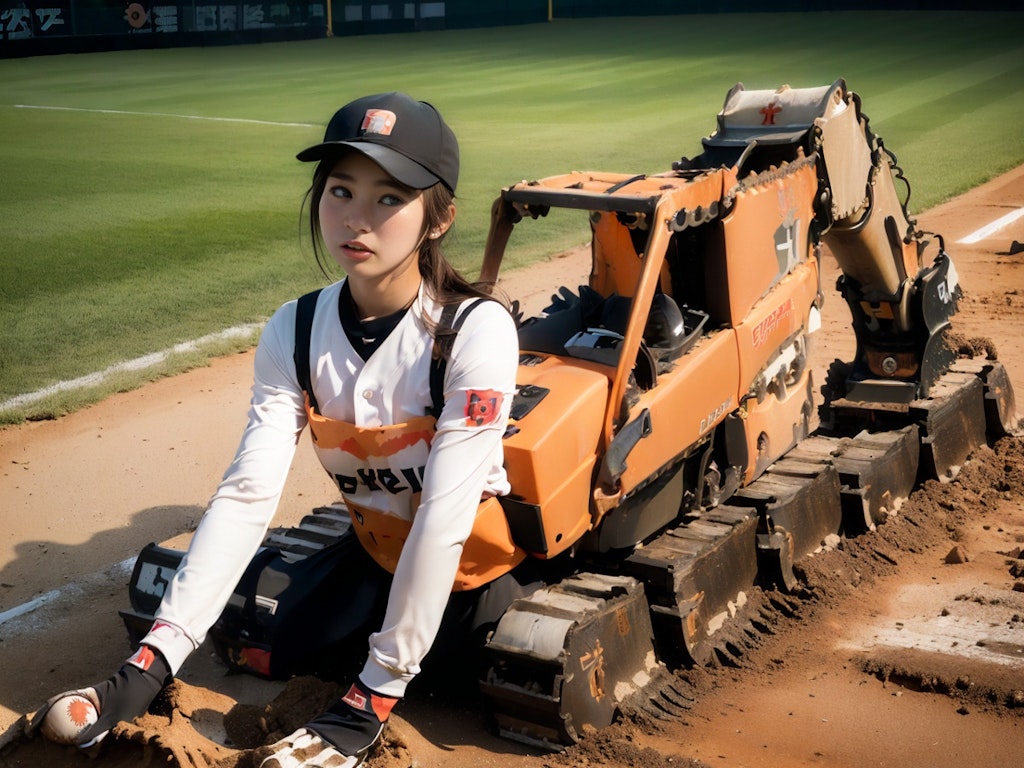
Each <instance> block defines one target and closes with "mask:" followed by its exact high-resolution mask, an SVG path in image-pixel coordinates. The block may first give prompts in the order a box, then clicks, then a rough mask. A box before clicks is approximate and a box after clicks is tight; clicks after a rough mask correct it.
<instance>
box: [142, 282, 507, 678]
mask: <svg viewBox="0 0 1024 768" xmlns="http://www.w3.org/2000/svg"><path fill="white" fill-rule="evenodd" d="M343 282H344V281H342V282H338V283H335V284H333V285H331V286H328V287H327V288H325V289H324V290H323V291H321V293H320V296H319V298H318V301H317V306H316V313H315V315H314V318H313V325H312V333H311V339H310V350H309V354H310V377H311V382H312V389H313V392H314V394H315V396H316V400H317V402H318V403H319V411H320V414H321V415H323V416H325V417H327V418H328V419H333V420H338V421H342V422H347V423H349V424H352V425H355V426H356V427H383V426H389V425H397V424H403V423H407V422H409V421H410V420H415V419H416V418H418V417H422V416H423V415H424V414H426V413H428V412H429V410H430V407H431V394H430V386H429V369H430V358H431V351H432V347H433V337H432V336H431V334H430V331H429V329H428V328H427V326H426V324H425V323H424V321H423V314H424V312H426V313H427V315H428V316H429V317H430V318H432V320H433V321H434V322H435V323H436V322H437V321H438V319H439V318H440V313H441V308H440V306H439V305H438V304H436V303H435V302H434V301H432V300H431V298H430V297H429V296H427V295H426V294H425V292H424V289H423V288H422V287H421V289H420V293H419V295H418V297H417V298H416V300H415V301H414V302H413V304H412V306H411V307H410V308H409V311H408V312H407V313H406V314H405V315H404V316H403V317H402V319H401V320H400V321H399V322H398V325H397V326H396V327H395V328H394V330H393V331H391V333H390V334H389V335H388V337H387V339H385V341H384V342H383V343H382V344H381V346H380V347H379V348H377V350H376V351H375V352H374V353H373V354H372V355H370V357H369V359H367V360H365V361H364V360H363V359H362V358H361V357H360V356H359V355H358V354H357V353H356V351H355V350H354V349H353V348H352V344H351V343H350V342H349V339H348V337H347V336H346V334H345V331H344V329H343V328H342V325H341V321H340V318H339V311H338V300H339V293H340V290H341V286H342V283H343ZM295 307H296V302H294V301H292V302H288V303H287V304H285V305H284V306H282V307H281V308H280V309H279V310H278V311H277V312H276V313H275V314H274V316H273V317H272V318H271V319H270V321H269V322H268V323H267V326H266V328H265V329H264V331H263V334H262V336H261V338H260V342H259V346H258V347H257V350H256V356H255V366H254V367H255V377H254V384H253V396H252V400H251V405H250V409H249V423H248V425H247V426H246V428H245V431H244V433H243V435H242V440H241V444H240V445H239V447H238V451H237V453H236V455H235V459H234V461H233V462H232V464H231V466H230V467H228V469H227V472H226V473H225V475H224V478H223V480H222V482H221V484H220V485H219V486H218V488H217V491H216V493H215V494H214V496H213V498H212V500H211V502H210V505H209V508H208V510H207V512H206V514H205V515H204V516H203V519H202V521H201V522H200V525H199V527H198V529H197V530H196V532H195V535H194V536H193V539H192V542H191V544H190V546H189V550H188V553H187V554H186V556H185V559H184V561H183V562H182V565H181V567H180V568H179V570H178V573H177V574H176V576H175V577H174V579H173V581H172V582H171V585H170V587H169V588H168V590H167V593H166V595H165V596H164V600H163V603H162V604H161V606H160V609H159V611H158V612H157V615H156V622H155V623H154V626H153V629H152V630H151V631H150V633H149V634H148V635H147V636H146V637H145V638H144V639H143V642H144V643H147V644H149V645H152V646H153V647H155V648H157V649H159V650H160V651H161V652H162V653H163V654H164V656H165V657H166V658H167V661H168V663H169V664H170V666H171V669H172V670H173V671H177V669H178V668H179V667H180V666H181V664H182V663H183V662H184V660H185V658H186V657H187V656H188V654H189V653H190V652H191V651H192V650H194V649H195V648H196V647H198V645H199V644H200V643H201V642H202V641H203V639H204V638H205V636H206V633H207V631H208V630H209V628H210V627H211V626H213V624H214V622H215V621H216V620H217V618H218V617H219V616H220V613H221V611H222V610H223V609H224V606H225V604H226V603H227V600H228V598H229V597H230V595H231V593H232V590H233V589H234V587H235V585H236V584H237V583H238V580H239V578H240V577H241V575H242V573H243V572H244V571H245V568H246V566H247V565H248V563H249V561H250V560H251V558H252V556H253V555H254V554H255V552H256V550H257V549H258V548H259V546H260V544H261V543H262V541H263V539H264V536H265V535H266V531H267V528H268V527H269V525H270V521H271V519H272V517H273V514H274V511H275V509H276V507H277V504H278V501H279V499H280V496H281V492H282V489H283V487H284V482H285V478H286V477H287V475H288V470H289V467H290V465H291V461H292V458H293V455H294V451H295V446H296V444H297V441H298V439H299V436H300V434H301V433H302V431H303V429H304V428H305V427H306V425H307V421H308V419H307V413H306V411H305V408H304V395H303V392H302V390H301V387H300V385H299V382H298V379H297V376H296V371H295V363H294V360H293V357H292V355H293V351H294V347H295ZM517 364H518V340H517V337H516V329H515V324H514V322H513V321H512V318H511V317H510V316H509V314H508V312H506V311H505V310H504V308H502V307H501V306H500V305H498V304H497V303H495V302H484V303H483V304H482V305H480V306H479V307H477V308H476V309H475V310H474V311H473V312H471V313H470V314H469V315H468V316H467V318H466V320H465V324H464V325H463V326H462V329H461V330H460V332H459V334H458V336H457V338H456V340H455V345H454V347H453V349H452V354H451V359H450V360H449V362H448V365H447V369H446V373H445V382H444V397H445V405H444V409H443V411H442V413H441V415H440V417H439V418H438V420H437V424H436V432H435V433H434V434H433V435H432V437H430V438H429V441H428V442H429V450H428V442H426V441H421V442H420V443H418V444H416V445H410V446H407V447H404V448H400V449H399V450H395V451H390V452H385V453H387V455H383V456H373V455H368V454H367V452H366V451H362V450H356V449H353V450H348V451H347V450H342V449H339V448H332V449H327V450H324V449H322V448H318V449H317V452H318V456H319V457H320V459H321V463H323V464H324V466H325V468H326V469H327V470H328V472H329V473H330V474H331V476H332V477H334V478H335V480H336V482H338V484H339V488H340V489H341V490H342V492H343V493H344V494H345V495H346V496H348V497H350V498H353V499H357V500H358V501H359V502H360V503H365V504H368V505H370V506H373V507H375V508H377V509H383V510H386V511H388V512H389V513H390V514H393V515H395V516H396V517H400V518H403V519H406V520H413V521H414V522H413V525H412V528H411V531H410V533H409V537H408V539H407V540H406V543H405V545H404V547H403V549H402V554H401V558H400V560H399V562H398V566H397V568H396V570H395V575H394V581H393V584H392V588H391V593H390V596H389V599H388V607H387V612H386V616H385V619H384V624H383V626H382V627H381V629H380V631H379V632H377V633H375V634H373V635H372V636H371V637H370V654H369V658H368V659H367V662H366V665H365V667H364V669H363V672H362V674H361V675H360V677H361V678H362V680H363V682H364V683H365V684H366V685H367V686H369V687H370V688H371V689H373V690H375V691H378V692H380V693H382V694H385V695H390V696H402V695H404V692H405V688H406V685H407V684H408V683H409V681H410V680H411V679H412V678H413V677H414V676H415V675H416V674H417V673H418V672H419V669H420V666H419V665H420V663H421V662H422V660H423V658H424V656H425V655H426V653H427V651H429V649H430V646H431V645H432V644H433V641H434V638H435V636H436V634H437V630H438V628H439V626H440V622H441V617H442V615H443V613H444V609H445V606H446V604H447V602H448V597H449V594H450V592H451V589H452V584H453V580H454V578H455V575H456V572H457V569H458V564H459V558H460V555H461V552H462V546H463V544H464V542H465V541H466V538H467V536H468V535H469V532H470V530H471V529H472V527H473V522H474V519H475V516H476V511H477V507H478V505H479V502H480V499H481V497H484V496H493V495H502V494H506V493H508V491H509V486H508V481H507V479H506V477H505V471H504V469H503V467H502V446H501V439H502V435H503V433H504V429H505V425H506V422H507V419H508V413H509V409H510V408H511V404H512V398H513V395H514V391H515V375H516V368H517ZM482 392H483V393H488V394H489V395H490V396H491V401H490V402H492V403H495V404H497V406H498V407H497V409H496V411H495V412H494V413H492V414H488V415H487V418H483V419H481V418H471V416H473V415H476V414H471V413H470V410H469V406H468V405H467V404H468V403H470V402H473V401H474V397H476V393H482ZM371 453H372V452H371ZM414 513H415V514H414Z"/></svg>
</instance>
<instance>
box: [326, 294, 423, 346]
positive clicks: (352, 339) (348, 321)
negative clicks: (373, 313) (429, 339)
mask: <svg viewBox="0 0 1024 768" xmlns="http://www.w3.org/2000/svg"><path fill="white" fill-rule="evenodd" d="M408 311H409V307H403V308H402V309H400V310H398V311H397V312H392V313H391V314H390V315H385V316H384V317H375V318H373V319H371V320H360V319H359V315H358V314H357V313H356V304H355V302H354V301H353V300H352V291H350V290H349V287H348V281H347V280H346V281H345V282H344V283H343V284H342V286H341V291H339V293H338V319H339V320H340V321H341V327H342V329H343V330H344V331H345V335H346V336H347V337H348V341H349V343H350V344H351V345H352V348H353V349H354V350H355V351H356V353H358V355H359V356H360V357H361V358H362V359H363V361H364V362H365V361H366V360H369V359H370V356H371V355H372V354H373V353H374V352H376V351H377V348H378V347H379V346H380V345H381V344H383V343H384V340H385V339H386V338H387V337H388V335H389V334H390V333H391V332H392V331H393V330H395V328H396V327H397V326H398V324H399V323H400V322H401V321H402V318H403V317H405V313H406V312H408Z"/></svg>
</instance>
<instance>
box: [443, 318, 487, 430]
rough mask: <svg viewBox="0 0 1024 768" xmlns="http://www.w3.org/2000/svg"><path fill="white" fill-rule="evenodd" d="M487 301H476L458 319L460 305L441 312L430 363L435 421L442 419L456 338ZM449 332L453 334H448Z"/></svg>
mask: <svg viewBox="0 0 1024 768" xmlns="http://www.w3.org/2000/svg"><path fill="white" fill-rule="evenodd" d="M485 301H487V299H476V300H475V301H474V302H473V303H471V304H470V305H469V306H468V307H466V311H465V312H463V313H462V314H461V315H459V316H458V317H456V316H455V313H456V312H457V311H458V309H459V305H458V304H445V306H444V309H442V310H441V319H440V321H439V322H438V324H437V329H436V330H435V332H434V354H433V358H432V359H431V361H430V401H431V406H430V415H431V416H433V417H434V418H435V419H439V418H441V411H442V410H443V409H444V374H445V369H446V368H447V367H448V358H449V357H451V354H452V347H453V346H454V345H455V337H456V336H457V335H458V333H459V329H460V328H461V327H462V324H463V323H464V322H465V321H466V318H467V317H468V316H469V313H470V312H472V311H473V310H474V309H476V308H477V307H478V306H479V305H480V304H483V303H484V302H485ZM449 330H450V331H451V333H447V331H449Z"/></svg>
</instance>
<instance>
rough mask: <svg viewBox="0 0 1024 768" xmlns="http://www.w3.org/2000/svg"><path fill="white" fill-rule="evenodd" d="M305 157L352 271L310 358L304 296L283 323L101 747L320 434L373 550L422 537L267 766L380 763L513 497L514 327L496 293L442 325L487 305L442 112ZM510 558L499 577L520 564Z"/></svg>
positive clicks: (384, 117) (335, 125) (324, 314)
mask: <svg viewBox="0 0 1024 768" xmlns="http://www.w3.org/2000/svg"><path fill="white" fill-rule="evenodd" d="M298 158H299V159H300V160H302V161H307V162H316V163H317V165H316V168H315V171H314V173H313V183H312V187H311V188H310V191H309V196H308V204H309V216H310V229H311V233H312V237H313V244H314V251H315V253H316V254H317V258H318V260H321V264H323V261H324V260H331V261H333V262H334V263H336V264H337V266H339V267H340V268H341V269H342V270H343V271H344V273H345V277H344V279H342V280H340V281H338V282H335V283H334V284H332V285H329V286H327V287H326V288H324V289H323V290H322V291H320V293H319V295H318V296H317V297H316V300H315V311H314V313H313V316H312V324H311V328H310V343H309V349H308V350H302V349H296V343H295V324H296V305H297V302H295V301H292V302H289V303H287V304H285V305H284V306H282V307H281V308H280V309H279V310H278V311H277V312H276V313H275V314H274V315H273V317H272V318H271V319H270V321H269V322H268V323H267V326H266V328H265V329H264V331H263V334H262V336H261V339H260V343H259V346H258V348H257V351H256V357H255V382H254V385H253V396H252V401H251V407H250V411H249V422H248V425H247V426H246V428H245V431H244V433H243V435H242V440H241V444H240V446H239V448H238V452H237V454H236V456H235V459H234V461H233V462H232V464H231V465H230V467H228V469H227V472H226V473H225V475H224V479H223V481H222V482H221V484H220V486H219V487H218V489H217V491H216V493H215V495H214V496H213V499H212V501H211V503H210V506H209V508H208V510H207V512H206V514H205V515H204V517H203V519H202V521H201V523H200V525H199V527H198V529H197V530H196V533H195V535H194V537H193V539H192V542H191V545H190V547H189V550H188V552H187V554H186V556H185V559H184V561H183V562H182V565H181V567H180V568H179V570H178V573H177V575H176V576H175V578H174V580H173V581H172V583H171V585H170V587H169V588H168V591H167V593H166V595H165V597H164V600H163V603H162V605H161V607H160V609H159V611H158V612H157V615H156V621H155V623H154V625H153V627H152V629H151V630H150V632H149V634H148V635H146V637H144V638H143V640H142V645H141V647H140V648H139V650H138V652H137V653H136V654H135V655H133V656H132V657H131V658H130V659H129V660H128V661H127V662H126V663H125V665H124V666H123V667H122V668H121V670H119V672H118V673H117V674H115V675H114V676H113V677H112V678H110V679H109V680H107V681H104V682H103V683H100V684H99V685H96V686H95V687H94V688H92V689H86V690H87V691H91V696H92V698H93V700H94V702H95V703H96V704H97V706H98V709H99V711H100V718H99V721H98V722H97V723H96V724H95V725H94V726H92V727H90V728H89V729H88V730H86V731H85V732H83V734H82V736H81V737H80V742H79V743H80V745H81V746H83V747H84V746H89V745H92V744H95V743H96V742H97V741H98V740H100V739H102V738H103V736H105V735H106V733H107V731H109V729H110V728H111V727H112V726H113V725H114V724H115V723H116V722H118V721H121V720H131V719H133V718H134V717H136V716H138V715H140V714H141V713H143V712H144V711H145V710H146V708H147V707H148V705H149V704H150V703H151V701H152V700H153V698H154V697H155V696H156V694H157V693H158V692H159V691H160V689H161V688H162V687H163V686H164V685H165V683H166V682H168V681H169V680H170V679H171V677H172V676H173V674H174V673H175V672H176V671H177V670H178V668H179V667H180V666H181V665H182V663H183V662H184V661H185V659H186V657H187V656H188V655H189V653H191V652H192V651H193V650H194V649H195V648H197V647H198V646H199V644H200V643H201V642H202V641H203V639H204V637H205V636H206V633H207V631H208V630H209V629H210V627H211V626H212V625H213V624H214V622H215V621H216V620H217V618H218V616H219V615H220V613H221V611H222V610H223V608H224V606H225V604H226V602H227V600H228V597H229V596H230V595H231V593H232V590H233V589H234V587H235V585H236V584H237V583H238V580H239V578H240V576H241V575H242V573H243V572H244V570H245V568H246V566H247V565H248V563H249V561H250V560H251V558H252V557H253V554H254V553H255V552H256V550H257V549H258V547H259V546H260V544H261V543H262V541H263V538H264V536H265V534H266V530H267V528H268V525H269V523H270V521H271V518H272V517H273V514H274V511H275V508H276V506H277V503H278V500H279V498H280V495H281V491H282V488H283V485H284V482H285V478H286V476H287V474H288V469H289V466H290V464H291V460H292V457H293V453H294V450H295V446H296V443H297V441H298V438H299V436H300V434H301V432H302V431H303V430H304V428H305V427H306V426H307V425H309V426H310V427H311V431H312V435H313V444H314V450H315V451H316V452H317V455H318V457H319V459H320V461H321V462H322V464H323V466H324V468H325V469H326V470H327V471H328V473H329V474H330V475H331V476H332V477H333V478H334V479H335V480H336V481H337V483H338V487H339V489H340V490H341V492H342V496H343V498H344V500H345V502H346V504H347V505H348V506H349V508H350V510H352V511H353V512H354V514H353V518H354V519H358V520H359V521H360V523H361V524H362V525H363V526H364V528H363V529H362V530H361V535H360V539H361V540H363V541H365V542H366V543H367V544H368V546H369V547H370V548H371V550H372V547H373V542H374V541H376V540H377V539H383V538H386V537H375V536H374V535H373V534H374V530H373V526H375V525H376V526H384V527H385V528H386V527H387V526H394V525H398V526H399V529H400V530H401V532H402V535H401V538H403V539H404V545H401V546H400V547H399V548H398V549H395V548H394V547H392V548H391V549H388V548H387V547H385V548H384V549H383V550H380V551H371V552H370V554H371V555H373V557H374V558H375V559H376V560H378V562H380V563H382V564H384V565H386V566H388V565H389V570H393V573H394V576H393V580H392V582H391V588H390V593H389V597H388V603H387V610H386V615H385V618H384V621H383V625H382V626H381V627H380V630H379V631H378V632H375V633H374V634H372V635H371V637H370V639H369V649H370V650H369V656H368V658H367V659H366V662H365V665H364V666H363V669H362V672H361V673H360V674H359V676H358V678H357V680H356V681H355V683H353V684H352V686H351V688H350V689H349V691H348V693H347V694H346V695H345V696H344V697H343V698H342V699H341V701H339V702H338V703H337V704H335V705H334V706H333V707H331V708H330V709H329V710H328V711H327V712H325V713H323V714H322V715H321V716H319V717H317V718H316V719H315V720H313V721H312V722H311V723H310V724H309V725H308V726H307V727H306V728H302V729H300V730H299V731H297V732H296V733H295V734H292V735H291V736H289V737H288V738H286V739H285V740H283V741H282V742H280V743H279V744H277V745H275V746H274V750H273V751H274V754H273V756H271V757H268V758H267V759H266V760H265V761H264V762H263V763H262V764H261V765H262V766H263V767H264V768H293V767H298V766H327V765H330V766H355V765H358V764H359V763H360V762H361V761H362V758H363V756H364V755H365V753H366V751H367V750H368V749H369V747H370V746H372V745H373V743H374V742H375V741H376V739H377V738H378V737H379V734H380V731H381V729H382V727H383V723H384V721H386V720H387V717H388V714H389V712H390V711H391V708H392V706H393V705H394V704H395V702H396V701H397V700H398V699H400V698H401V697H402V696H403V695H404V693H405V690H406V686H407V685H408V683H409V682H410V680H412V679H413V678H414V677H415V675H416V674H417V673H418V672H419V669H420V663H421V662H422V660H423V658H424V656H425V655H426V654H427V652H428V651H429V650H430V647H431V645H432V643H433V642H434V639H435V637H436V634H437V632H438V629H439V626H440V623H441V618H442V614H443V612H444V610H445V607H446V605H447V602H448V598H449V595H450V593H451V592H452V588H453V584H456V583H458V578H459V576H460V574H461V573H462V570H461V568H460V559H461V558H462V554H463V545H464V544H465V542H466V541H467V539H468V538H469V537H470V533H471V531H472V529H473V528H474V524H475V523H476V521H477V517H478V510H480V509H483V508H484V506H486V505H481V500H483V499H487V498H489V497H494V496H496V495H501V494H505V493H507V492H508V490H509V488H508V483H507V480H506V477H505V472H504V470H503V468H502V446H501V439H502V435H503V433H504V429H505V425H506V421H507V418H508V413H509V408H510V407H511V402H512V397H513V394H514V389H515V373H516V366H517V354H518V345H517V339H516V329H515V323H514V321H513V319H512V317H511V315H510V314H509V312H508V311H507V310H506V308H505V307H503V306H502V305H501V304H499V303H498V302H497V301H484V302H481V303H477V304H475V305H474V306H473V307H472V311H470V312H469V313H468V314H466V316H465V318H464V322H463V323H462V326H461V329H460V330H459V331H458V333H457V334H454V333H451V332H448V333H446V332H445V331H444V328H445V327H446V326H445V323H443V322H442V311H443V309H444V308H445V307H452V308H454V309H455V310H457V312H456V314H459V313H462V312H466V311H467V309H469V308H470V305H472V304H474V302H476V301H477V300H478V299H479V298H481V297H484V295H483V294H482V293H481V292H480V291H478V290H477V289H475V288H474V287H473V286H472V285H470V284H469V283H467V282H466V281H465V280H463V279H462V278H461V277H459V275H458V274H457V273H456V272H455V270H454V269H453V268H452V267H451V266H450V265H449V264H448V262H447V261H446V260H445V259H444V257H443V255H442V252H441V242H442V240H443V239H444V237H445V234H446V233H447V232H448V231H449V230H450V228H451V226H452V224H453V222H454V219H455V207H454V204H453V200H454V194H455V187H456V183H457V180H458V172H459V151H458V144H457V142H456V139H455V136H454V134H453V133H452V131H451V130H450V128H449V127H448V126H447V125H446V124H445V122H444V121H443V120H442V118H441V116H440V114H439V113H438V112H437V110H436V109H434V108H433V107H432V106H431V105H429V104H427V103H424V102H420V101H416V100H414V99H412V98H410V97H409V96H407V95H404V94H401V93H388V94H379V95H375V96H368V97H365V98H362V99H358V100H356V101H353V102H351V103H349V104H347V105H345V106H344V107H342V108H341V109H340V110H338V112H337V113H336V114H335V115H334V117H333V118H332V119H331V121H330V123H329V125H328V126H327V130H326V134H325V136H324V141H323V142H322V143H320V144H317V145H315V146H312V147H309V148H308V149H306V150H304V151H302V152H300V153H299V155H298ZM484 298H486V297H484ZM446 316H447V315H446ZM439 328H440V329H441V330H438V329H439ZM435 337H441V338H440V339H439V338H435ZM439 341H440V342H443V343H438V342H439ZM304 354H305V355H308V371H309V387H308V389H309V391H308V392H307V391H305V390H304V387H303V385H302V383H301V380H302V379H301V374H300V369H302V368H304V367H305V366H304V361H302V355H304ZM438 354H447V356H448V360H447V364H446V368H445V377H444V382H443V408H442V409H441V411H440V413H439V414H437V413H432V405H433V403H432V397H431V387H430V383H429V379H430V375H431V374H430V372H431V364H432V360H433V359H434V358H435V357H436V356H437V355H438ZM296 360H299V361H302V362H303V364H302V365H297V364H296ZM403 526H404V527H403ZM388 530H391V529H390V528H389V529H388ZM496 558H497V560H498V561H500V562H497V563H493V562H492V563H490V564H489V566H490V567H491V569H492V574H493V572H494V569H495V568H497V572H501V571H507V570H509V569H510V568H512V567H513V566H514V565H515V564H516V562H518V559H520V558H521V553H518V554H517V553H516V552H515V551H513V550H508V551H504V552H499V553H498V554H497V555H496ZM488 578H489V577H488ZM342 605H343V602H342ZM55 698H56V697H55ZM44 712H45V708H44V711H43V712H41V713H39V714H37V716H36V718H35V719H34V721H33V722H34V723H35V722H38V720H39V719H40V718H41V715H42V714H43V713H44Z"/></svg>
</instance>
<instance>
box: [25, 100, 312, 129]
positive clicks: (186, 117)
mask: <svg viewBox="0 0 1024 768" xmlns="http://www.w3.org/2000/svg"><path fill="white" fill-rule="evenodd" d="M12 106H13V107H14V108H15V109H51V110H59V111H61V112H95V113H97V114H101V115H139V116H142V117H175V118H178V119H180V120H212V121H214V122H217V123H250V124H252V125H276V126H280V127H284V128H316V127H318V126H316V125H314V124H313V123H277V122H274V121H272V120H250V119H248V118H244V117H206V116H203V115H175V114H171V113H169V112H129V111H127V110H123V109H85V108H82V107H47V106H41V105H37V104H13V105H12Z"/></svg>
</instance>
